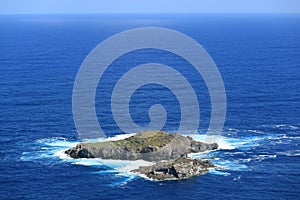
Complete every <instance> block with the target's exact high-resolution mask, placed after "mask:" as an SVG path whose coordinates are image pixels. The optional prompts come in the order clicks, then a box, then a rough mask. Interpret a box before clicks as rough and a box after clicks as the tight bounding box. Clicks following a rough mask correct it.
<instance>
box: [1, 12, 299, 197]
mask: <svg viewBox="0 0 300 200" xmlns="http://www.w3.org/2000/svg"><path fill="white" fill-rule="evenodd" d="M299 20H300V18H299V16H282V15H267V16H266V15H258V16H254V15H247V16H246V15H214V16H213V15H189V16H184V15H159V16H149V15H140V16H137V15H119V16H109V15H90V16H89V15H85V16H80V15H78V16H66V15H60V16H59V15H58V16H46V15H43V16H38V15H27V16H21V15H19V16H1V17H0V26H1V32H0V55H1V56H0V66H1V68H0V69H1V73H0V88H1V89H0V92H1V93H0V94H1V98H0V110H1V112H0V144H1V145H0V158H1V161H2V162H1V165H0V169H1V172H2V173H1V174H0V186H1V190H0V198H1V199H16V198H21V199H23V198H26V199H41V198H44V199H53V198H59V199H65V198H67V199H82V198H88V199H149V198H162V199H170V198H178V199H199V198H207V199H225V198H229V199H245V198H247V199H257V198H259V199H272V198H276V199H277V198H278V199H297V198H299V197H300V194H299V188H300V174H299V171H300V148H299V140H300V117H299V113H300V89H299V88H300V81H299V80H300V71H299V67H300V66H299V63H300V55H299V54H300V38H299V35H300V28H299V26H298V24H299ZM144 26H158V27H165V28H171V29H174V30H177V31H180V32H182V33H184V34H187V35H189V36H190V37H192V38H194V39H195V40H196V41H198V42H199V43H200V44H201V45H203V47H204V48H205V49H206V50H207V51H208V52H209V54H210V55H211V56H212V58H213V59H214V61H215V62H216V64H217V66H218V69H219V71H220V73H221V75H222V77H223V80H224V84H225V88H226V94H227V117H226V122H225V126H224V129H223V132H222V139H221V140H220V141H219V144H220V146H221V149H219V150H217V151H213V152H209V153H205V154H195V155H192V156H193V157H200V158H212V159H213V162H214V163H215V164H217V165H220V166H223V167H224V168H225V169H224V170H217V171H210V172H209V173H207V174H206V175H204V176H200V177H195V178H192V179H189V180H183V181H166V182H156V181H150V180H147V179H144V178H142V177H139V176H137V175H135V174H130V173H128V169H130V168H131V167H134V166H136V165H138V164H139V163H134V162H115V161H104V160H85V159H82V160H73V159H69V158H66V157H64V156H63V155H62V154H61V151H62V150H63V149H66V148H69V147H71V146H74V145H75V144H76V143H77V142H79V139H78V136H77V131H76V128H75V125H74V122H73V117H72V89H73V84H74V80H75V77H76V73H77V71H78V69H79V66H80V64H81V62H82V61H83V59H84V58H85V56H86V55H87V54H88V53H89V52H90V51H91V50H92V49H93V48H94V47H95V46H96V45H97V44H98V43H99V42H101V41H103V40H104V39H106V38H107V37H109V36H111V35H113V34H116V33H118V32H120V31H124V30H128V29H131V28H137V27H144ZM147 62H158V63H163V64H167V65H169V66H172V67H174V69H176V70H179V71H180V72H181V73H182V74H183V75H185V77H187V79H188V80H189V82H190V83H191V84H192V86H193V87H194V89H195V91H196V95H197V97H198V99H199V102H200V112H201V118H200V124H199V125H200V128H199V130H187V131H186V132H184V133H183V134H190V135H192V136H193V137H194V138H195V139H197V140H202V139H203V137H204V136H203V135H201V133H202V134H204V133H205V132H206V131H207V128H208V125H209V119H210V109H211V108H210V100H209V98H208V96H209V94H208V91H207V88H206V87H205V83H204V82H203V80H202V79H201V77H199V76H198V75H197V74H196V73H194V71H193V69H192V68H190V65H189V64H188V63H186V61H185V60H183V59H180V58H179V57H178V56H175V55H173V54H172V53H169V52H163V51H160V50H153V49H145V50H141V51H136V52H131V53H130V54H127V55H124V56H122V57H120V58H119V59H118V60H116V61H115V62H114V63H113V64H112V65H111V66H110V68H109V69H108V71H107V72H106V74H105V75H106V76H104V77H103V79H102V80H101V85H99V86H98V90H97V94H96V110H97V115H98V119H99V121H100V122H101V125H103V130H104V131H105V133H106V134H107V135H108V136H109V137H115V136H117V137H122V136H120V134H122V131H121V130H120V129H119V128H118V126H117V125H116V124H115V121H114V119H113V116H112V113H111V110H110V106H103V105H105V104H104V103H105V102H108V101H109V100H110V95H111V93H110V92H109V91H111V90H112V88H113V85H114V84H115V82H116V81H117V80H118V79H119V78H120V77H121V76H122V74H123V73H125V72H126V71H128V70H130V69H131V68H132V67H133V66H136V65H137V64H142V63H147ZM120 66H121V67H120ZM153 96H154V97H156V98H153ZM156 103H160V104H162V105H164V106H165V108H166V110H167V111H168V118H167V121H166V125H165V127H164V130H166V131H169V132H174V131H175V130H177V129H178V126H179V120H180V112H179V108H180V107H179V106H180V105H179V103H178V102H177V99H176V97H175V96H174V95H173V94H172V92H171V91H170V90H168V89H167V88H165V87H162V86H159V85H157V84H148V85H145V86H143V87H142V88H140V89H139V90H137V91H136V92H135V93H134V94H133V96H132V99H131V102H130V108H131V114H132V118H133V119H134V120H135V122H136V123H137V124H139V125H141V126H144V125H147V123H149V121H150V119H149V116H148V114H147V113H148V109H149V107H150V106H151V105H153V104H156ZM195 132H199V133H200V134H193V133H195Z"/></svg>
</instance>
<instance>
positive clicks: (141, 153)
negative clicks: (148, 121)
mask: <svg viewBox="0 0 300 200" xmlns="http://www.w3.org/2000/svg"><path fill="white" fill-rule="evenodd" d="M217 148H218V144H217V143H203V142H199V141H195V140H193V138H192V137H189V136H183V135H180V134H169V133H166V132H164V131H146V132H141V133H138V134H136V135H134V136H131V137H128V138H126V139H123V140H116V141H107V142H84V143H79V144H78V145H76V147H73V148H70V149H68V150H66V151H65V153H66V154H68V155H69V156H70V157H72V158H91V159H92V158H101V159H114V160H140V159H141V160H145V161H150V162H155V164H154V165H151V166H140V167H139V168H138V169H135V170H132V172H135V173H140V174H143V175H145V176H147V177H148V178H152V179H156V180H170V179H175V180H176V179H187V178H190V177H193V176H197V175H201V174H204V173H206V172H207V171H208V170H209V168H215V167H216V166H215V165H213V164H212V163H211V162H210V161H209V160H202V159H194V158H189V157H188V154H189V153H198V152H204V151H209V150H215V149H217Z"/></svg>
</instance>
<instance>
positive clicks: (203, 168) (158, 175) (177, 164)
mask: <svg viewBox="0 0 300 200" xmlns="http://www.w3.org/2000/svg"><path fill="white" fill-rule="evenodd" d="M213 167H215V166H214V165H213V164H212V163H211V162H210V161H209V160H200V159H192V158H179V159H177V160H175V161H166V162H158V163H156V164H155V165H152V166H142V167H139V169H135V170H133V171H132V172H138V173H140V174H144V175H146V176H147V177H148V178H152V179H156V180H172V179H187V178H190V177H193V176H198V175H201V174H204V173H206V172H207V171H208V169H209V168H213Z"/></svg>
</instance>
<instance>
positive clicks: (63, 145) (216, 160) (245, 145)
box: [21, 126, 300, 185]
mask: <svg viewBox="0 0 300 200" xmlns="http://www.w3.org/2000/svg"><path fill="white" fill-rule="evenodd" d="M281 127H282V126H281ZM229 131H236V132H243V130H237V129H230V130H229ZM244 131H247V132H254V131H255V130H244ZM255 132H257V133H258V132H260V131H259V130H257V131H255ZM133 135H135V133H132V134H121V135H117V136H115V137H110V138H99V139H96V140H85V141H68V140H67V139H65V138H61V137H58V138H46V139H40V140H37V141H36V143H35V145H36V147H34V150H32V151H29V152H24V153H23V154H22V157H21V160H23V161H34V162H39V161H41V163H42V164H47V162H68V163H70V164H72V165H80V166H87V167H92V168H93V172H92V173H94V174H114V175H115V176H116V177H119V178H120V180H119V181H116V182H113V183H112V185H122V184H126V183H127V182H128V181H131V180H132V179H135V178H137V177H143V178H146V177H145V176H143V175H139V174H135V173H132V172H131V170H133V169H137V168H138V167H139V166H148V165H153V164H154V163H152V162H147V161H144V160H135V161H127V160H106V159H100V158H96V159H86V158H82V159H73V158H71V157H69V156H68V155H67V154H65V153H64V151H65V150H67V149H69V148H71V147H74V146H76V145H77V144H78V143H79V142H91V141H92V142H99V141H113V140H120V139H125V138H128V137H130V136H133ZM183 135H186V136H191V137H192V138H193V139H194V140H196V141H202V142H203V141H205V137H206V135H201V134H192V133H188V134H183ZM228 135H230V134H228ZM293 139H295V138H292V137H291V136H289V137H287V136H286V135H285V134H281V135H278V134H277V135H272V134H266V133H262V134H261V135H256V136H246V137H224V136H222V137H219V140H218V145H219V148H218V149H217V150H214V151H207V152H201V153H191V154H189V156H190V157H192V158H201V159H211V161H212V163H213V164H215V165H217V166H219V168H218V169H211V170H210V171H209V172H208V173H209V174H213V175H221V176H230V175H231V172H232V171H251V168H249V166H248V165H247V163H248V162H251V161H254V162H261V161H263V160H266V159H276V157H277V155H287V156H299V154H300V151H299V150H294V151H293V152H291V151H288V152H277V153H276V154H268V153H265V154H261V155H251V156H249V157H245V158H239V159H236V158H235V157H234V155H244V154H245V152H246V151H248V150H251V149H253V148H256V147H257V146H259V145H261V143H262V142H265V141H277V142H280V143H282V142H285V141H287V142H288V140H293ZM296 139H297V138H296ZM37 149H38V150H37ZM49 158H50V159H49ZM98 169H99V170H98ZM233 178H235V179H237V178H236V177H233ZM147 179H148V178H147Z"/></svg>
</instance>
